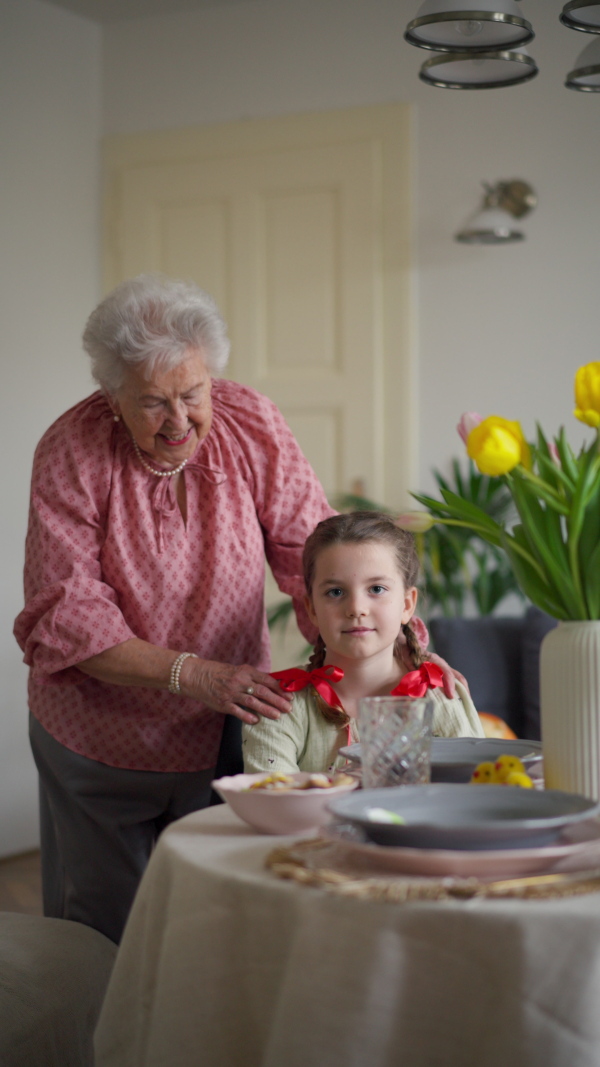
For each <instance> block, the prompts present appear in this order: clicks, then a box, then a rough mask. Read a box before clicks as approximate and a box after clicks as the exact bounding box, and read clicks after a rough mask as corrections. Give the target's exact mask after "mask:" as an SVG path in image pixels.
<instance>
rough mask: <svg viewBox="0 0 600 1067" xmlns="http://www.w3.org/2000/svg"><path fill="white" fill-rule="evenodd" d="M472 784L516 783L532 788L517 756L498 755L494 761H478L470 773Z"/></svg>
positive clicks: (522, 787)
mask: <svg viewBox="0 0 600 1067" xmlns="http://www.w3.org/2000/svg"><path fill="white" fill-rule="evenodd" d="M471 784H472V785H518V786H520V787H521V789H532V788H533V782H532V780H531V778H530V777H529V775H528V774H527V772H526V770H525V767H524V765H523V764H522V763H521V760H520V759H519V758H518V757H517V756H499V757H498V759H497V760H496V762H495V763H491V762H487V763H478V764H477V766H476V768H475V770H474V771H473V774H472V775H471Z"/></svg>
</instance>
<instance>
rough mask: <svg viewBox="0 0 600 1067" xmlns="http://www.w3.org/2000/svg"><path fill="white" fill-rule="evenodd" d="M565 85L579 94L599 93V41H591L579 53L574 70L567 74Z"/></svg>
mask: <svg viewBox="0 0 600 1067" xmlns="http://www.w3.org/2000/svg"><path fill="white" fill-rule="evenodd" d="M565 85H566V87H567V89H577V91H578V92H580V93H600V40H598V39H596V40H594V41H591V42H590V44H588V45H587V46H586V47H585V48H584V49H583V52H580V54H579V55H578V56H577V59H576V60H575V67H574V69H573V70H572V71H570V72H569V73H568V74H567V77H566V80H565Z"/></svg>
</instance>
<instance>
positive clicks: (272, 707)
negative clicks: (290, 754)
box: [180, 657, 292, 724]
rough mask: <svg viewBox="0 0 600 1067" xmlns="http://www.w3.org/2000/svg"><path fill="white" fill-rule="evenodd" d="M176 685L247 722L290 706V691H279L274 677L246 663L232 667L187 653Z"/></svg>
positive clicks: (271, 716)
mask: <svg viewBox="0 0 600 1067" xmlns="http://www.w3.org/2000/svg"><path fill="white" fill-rule="evenodd" d="M180 685H181V689H182V692H183V693H185V695H186V696H189V697H193V698H194V699H195V700H201V701H202V702H203V703H204V704H207V705H208V707H209V708H213V709H214V711H219V712H220V713H221V714H222V715H234V716H235V717H236V719H241V720H242V722H247V723H249V724H254V723H257V722H258V721H259V718H260V716H263V717H264V718H266V719H278V718H279V716H280V715H284V714H285V713H286V712H288V711H289V710H290V708H291V706H292V696H291V694H288V693H284V692H282V690H281V689H280V687H279V682H277V681H276V680H275V678H271V675H270V674H265V673H264V672H263V671H259V670H257V668H256V667H251V666H250V665H249V664H247V663H244V664H242V665H241V666H237V667H236V666H232V665H231V664H229V663H218V662H216V661H214V660H205V659H195V658H192V657H190V658H189V659H186V660H185V661H184V663H183V665H182V669H181V676H180Z"/></svg>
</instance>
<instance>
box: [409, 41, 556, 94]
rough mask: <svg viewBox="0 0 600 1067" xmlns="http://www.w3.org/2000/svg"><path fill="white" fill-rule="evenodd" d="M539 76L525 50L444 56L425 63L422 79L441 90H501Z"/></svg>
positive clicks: (421, 74) (446, 54)
mask: <svg viewBox="0 0 600 1067" xmlns="http://www.w3.org/2000/svg"><path fill="white" fill-rule="evenodd" d="M537 73H538V67H537V64H536V62H535V60H534V59H532V57H531V56H530V55H529V54H528V53H527V51H526V50H525V49H524V48H521V49H518V50H517V49H515V50H513V51H506V52H505V51H502V52H484V53H479V54H473V53H471V52H452V53H444V54H443V55H440V56H433V57H432V58H431V59H427V60H425V62H424V63H423V66H422V67H421V70H420V71H419V77H420V78H421V81H424V82H426V83H427V84H428V85H435V86H437V88H440V89H500V88H502V87H503V86H505V85H519V84H520V83H521V82H525V81H529V79H530V78H534V77H535V75H536V74H537Z"/></svg>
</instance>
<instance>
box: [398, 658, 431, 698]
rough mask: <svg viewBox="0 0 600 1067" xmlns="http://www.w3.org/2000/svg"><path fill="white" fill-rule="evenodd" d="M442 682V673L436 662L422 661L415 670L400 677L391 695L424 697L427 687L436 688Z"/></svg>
mask: <svg viewBox="0 0 600 1067" xmlns="http://www.w3.org/2000/svg"><path fill="white" fill-rule="evenodd" d="M443 684H444V675H443V673H442V671H441V670H440V668H439V667H438V666H437V664H436V663H430V662H426V663H422V664H421V666H420V667H419V668H418V670H416V671H409V672H408V674H405V675H404V678H401V679H400V681H399V683H398V685H397V686H396V688H395V689H392V692H391V696H393V697H397V696H399V697H424V696H425V693H426V692H427V690H428V689H438V688H439V687H440V686H442V685H443Z"/></svg>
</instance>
